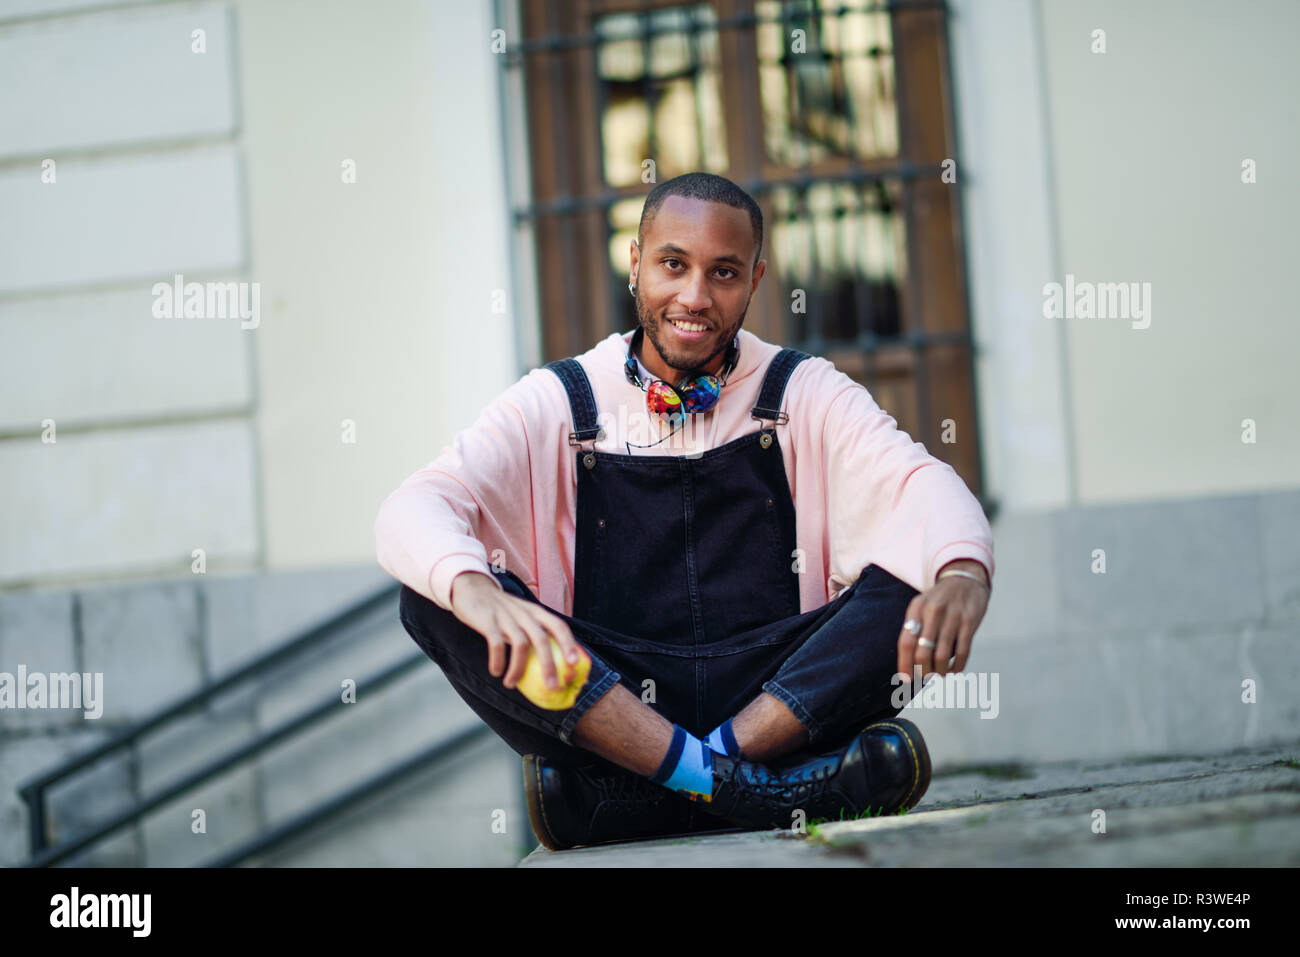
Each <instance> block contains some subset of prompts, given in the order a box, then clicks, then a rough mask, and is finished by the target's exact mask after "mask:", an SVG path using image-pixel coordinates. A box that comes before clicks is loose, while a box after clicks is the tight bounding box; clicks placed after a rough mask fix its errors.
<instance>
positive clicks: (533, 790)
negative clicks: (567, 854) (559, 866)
mask: <svg viewBox="0 0 1300 957" xmlns="http://www.w3.org/2000/svg"><path fill="white" fill-rule="evenodd" d="M524 797H525V798H526V802H525V803H527V805H528V823H529V824H531V825H532V826H533V833H534V834H536V835H537V839H538V840H539V841H541V843H542V847H544V848H546V849H547V850H548V851H563V850H566V845H564V844H561V843H560V842H559V841H557V840H556V839H555V835H554V834H553V833H552V832H551V826H550V822H549V821H547V820H546V807H545V806H544V805H543V804H542V763H541V758H540V756H539V755H536V754H525V755H524Z"/></svg>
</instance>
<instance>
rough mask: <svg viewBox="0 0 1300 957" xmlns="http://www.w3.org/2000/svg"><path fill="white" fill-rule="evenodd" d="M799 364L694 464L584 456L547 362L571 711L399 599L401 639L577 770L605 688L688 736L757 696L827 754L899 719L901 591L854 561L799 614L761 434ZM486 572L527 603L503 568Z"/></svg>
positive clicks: (575, 374)
mask: <svg viewBox="0 0 1300 957" xmlns="http://www.w3.org/2000/svg"><path fill="white" fill-rule="evenodd" d="M806 358H808V355H807V354H806V353H802V352H798V351H795V350H792V349H783V350H781V352H780V353H778V354H777V355H776V356H775V357H773V359H772V361H771V363H770V365H769V367H768V370H767V372H766V375H765V376H764V379H763V384H762V388H761V390H760V393H759V397H758V402H757V404H756V405H755V406H754V408H753V410H752V416H753V417H754V418H755V419H756V420H758V426H757V427H756V428H755V430H754V431H753V432H750V433H748V434H746V435H742V436H740V437H739V438H736V439H733V440H732V441H730V442H728V443H726V444H725V445H721V446H719V447H717V448H714V449H709V450H707V451H705V452H703V453H699V454H696V455H618V454H614V453H610V452H602V451H596V450H595V449H593V448H590V447H586V446H584V443H588V442H592V441H593V440H595V439H596V438H597V437H598V436H599V434H600V429H599V427H598V426H597V410H596V406H595V400H594V397H593V394H592V391H591V385H590V382H589V381H588V379H587V376H586V373H585V372H584V371H583V369H582V367H581V365H579V364H578V362H577V361H576V360H574V359H562V360H559V361H557V362H552V363H550V364H549V365H548V366H547V367H546V368H548V369H551V370H552V371H553V372H555V374H556V375H558V376H559V377H560V380H561V381H562V382H563V384H564V387H565V389H566V391H567V393H568V397H569V403H570V407H571V409H572V412H573V419H574V426H575V429H574V432H573V433H571V434H570V437H569V441H570V445H572V446H574V447H575V452H574V454H575V455H576V456H577V476H578V497H577V516H576V524H577V536H576V543H575V556H574V577H575V581H574V600H573V613H572V615H562V614H561V613H560V612H558V611H557V612H556V614H561V617H563V618H564V619H565V620H566V622H567V623H568V624H569V626H570V628H571V630H572V632H573V636H574V638H575V639H576V640H577V641H578V642H579V643H580V644H581V645H582V646H583V647H584V648H585V649H586V650H587V651H588V652H589V653H590V655H591V657H592V668H591V672H590V674H589V676H588V679H587V683H586V685H585V686H584V687H583V689H582V691H581V692H580V694H579V697H578V699H577V701H576V702H575V703H574V705H573V707H571V708H569V709H567V710H565V711H547V710H545V709H542V708H539V707H537V706H535V705H533V704H532V703H531V702H530V701H528V700H527V699H526V698H525V697H524V696H523V695H522V694H520V693H519V692H518V691H516V690H513V689H506V688H504V687H503V686H502V684H501V679H500V678H493V677H492V676H491V675H490V674H489V673H488V671H487V649H486V642H484V640H483V638H482V636H480V635H478V634H477V633H476V632H474V631H473V630H472V629H470V628H468V627H467V626H465V625H463V624H462V623H461V622H459V621H458V620H457V619H456V618H455V616H454V615H452V614H451V613H450V612H447V611H445V610H444V609H441V608H439V607H438V606H437V605H435V604H433V603H432V602H430V601H429V600H428V599H426V598H424V597H423V596H421V595H419V594H418V593H417V592H415V591H413V590H411V589H410V588H407V587H405V586H404V587H403V588H402V597H401V617H402V622H403V624H404V625H405V627H406V628H407V630H408V631H409V632H410V634H411V635H412V637H413V638H414V639H415V640H416V642H417V643H418V644H419V645H420V647H422V648H423V649H424V650H425V652H426V653H427V654H428V655H429V656H430V657H431V658H432V659H433V660H434V661H435V662H437V663H438V664H439V666H441V667H442V669H443V671H444V672H445V673H446V674H447V676H448V678H449V680H450V681H451V683H452V684H453V686H454V687H455V688H456V690H457V691H458V692H459V693H460V695H461V697H462V698H464V699H465V701H466V702H467V703H468V704H469V705H470V707H471V708H473V709H474V711H475V712H476V713H477V714H478V715H479V716H480V717H481V718H482V719H483V720H484V721H485V722H486V723H487V724H488V725H490V726H491V727H492V728H493V729H494V730H495V731H496V732H497V733H498V734H499V735H500V736H501V737H502V738H504V739H505V740H506V742H507V743H508V744H510V746H511V747H512V748H514V749H515V750H516V751H517V752H518V753H520V754H529V753H536V754H543V755H546V756H547V757H548V758H549V759H550V760H552V761H555V762H557V763H563V764H577V763H584V762H586V761H590V760H592V758H593V756H592V755H591V754H589V753H587V752H585V751H581V750H580V749H578V748H577V747H576V746H575V745H573V744H572V734H573V728H574V726H575V725H576V724H577V722H578V720H579V719H580V718H581V717H582V716H583V715H584V714H586V712H587V711H588V710H589V709H590V708H591V706H592V705H593V704H595V702H596V701H597V700H598V699H599V698H600V697H602V696H603V695H604V694H605V693H606V692H608V691H609V689H610V688H612V687H613V685H614V684H615V683H617V682H622V683H623V684H624V685H625V686H626V687H627V688H629V689H630V690H631V691H632V692H634V693H635V694H636V695H637V696H638V697H640V698H641V699H642V700H643V701H645V702H646V703H647V704H649V705H650V706H651V707H653V708H654V709H655V710H656V711H658V712H659V713H660V714H661V715H663V716H664V717H665V718H667V719H668V720H669V721H672V722H674V723H675V724H680V725H681V726H682V727H683V728H685V729H686V730H687V731H689V732H691V733H692V734H695V735H697V736H699V737H703V736H705V735H707V734H708V733H709V732H710V731H712V730H713V729H714V728H715V727H717V726H718V725H719V724H721V723H722V722H723V721H725V720H726V719H727V718H729V717H732V716H734V715H735V714H736V713H737V712H739V711H740V710H741V709H742V708H744V707H745V705H747V704H748V703H749V702H750V701H751V700H753V699H754V698H755V697H756V696H757V695H758V694H759V693H760V692H762V691H767V692H768V693H770V694H772V695H774V696H775V697H776V698H777V699H778V700H780V701H781V702H782V703H783V704H785V705H786V706H787V707H788V708H789V709H790V710H791V711H792V712H793V714H794V715H795V717H796V718H798V719H799V721H800V722H801V723H802V724H803V725H804V727H805V728H806V729H807V730H808V732H809V736H810V740H809V745H812V744H825V745H826V746H828V747H830V746H835V745H836V744H838V743H839V742H840V741H842V740H844V739H847V738H848V737H849V736H851V735H852V734H854V733H855V732H856V731H857V730H859V729H860V728H861V726H862V725H863V724H865V723H868V722H869V721H870V720H877V719H879V718H884V717H890V716H893V715H895V714H897V713H898V711H899V707H897V706H895V705H894V703H893V702H892V701H891V694H892V692H893V691H894V685H893V683H892V682H891V680H890V679H891V677H892V675H893V674H894V671H895V667H896V642H897V637H898V633H899V631H900V629H901V627H902V622H903V615H904V613H905V611H906V608H907V605H908V602H910V600H911V599H912V597H913V596H914V595H916V593H917V592H916V590H915V589H914V588H912V587H911V586H909V585H907V584H906V583H904V582H902V581H901V580H899V579H898V578H895V577H894V576H893V575H891V574H890V573H889V572H886V571H885V570H884V569H882V568H880V567H878V566H876V565H868V566H867V567H866V568H865V569H863V571H862V573H861V575H860V576H859V577H858V579H857V581H855V582H854V584H853V585H852V586H851V587H850V588H848V589H845V591H844V592H842V593H841V594H840V595H839V596H837V597H836V598H835V599H834V600H833V601H831V602H829V603H828V604H826V605H823V606H822V607H821V608H817V609H814V610H812V611H809V612H806V613H803V614H800V612H799V574H800V572H799V568H800V566H801V562H799V560H798V555H797V551H796V550H797V548H798V547H799V543H798V542H797V541H796V539H795V511H794V502H793V499H792V496H791V494H790V487H789V483H788V482H787V481H786V473H785V464H784V459H783V457H782V453H781V444H780V441H779V440H778V438H777V435H776V426H777V425H781V424H785V423H786V422H787V420H788V416H787V414H786V413H785V412H782V411H780V408H781V401H782V396H783V394H784V392H785V387H786V382H787V380H788V379H789V377H790V373H791V372H792V371H793V370H794V368H795V366H797V365H798V363H799V362H801V361H803V360H804V359H806ZM719 401H721V402H725V401H727V396H726V391H725V389H724V391H723V394H722V396H721V398H720V399H719ZM705 414H707V413H705ZM808 547H814V548H815V547H819V545H818V544H817V543H809V546H808ZM493 573H494V574H496V575H497V577H498V579H499V580H500V582H501V584H502V585H503V586H504V587H505V588H506V589H507V590H509V591H511V592H513V593H514V594H516V595H518V596H519V597H521V598H525V599H527V600H530V601H534V602H537V601H538V599H537V598H536V596H534V595H533V594H532V592H531V591H530V590H529V589H528V588H527V586H526V585H525V584H524V583H523V582H522V581H521V580H520V579H519V577H518V576H517V575H515V574H514V573H513V572H510V571H508V570H504V569H496V568H494V569H493ZM551 610H552V611H555V609H551Z"/></svg>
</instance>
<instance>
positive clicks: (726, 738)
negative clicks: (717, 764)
mask: <svg viewBox="0 0 1300 957" xmlns="http://www.w3.org/2000/svg"><path fill="white" fill-rule="evenodd" d="M704 743H705V744H707V745H708V746H709V747H711V748H712V749H713V750H714V751H717V752H718V753H719V754H725V755H726V756H727V757H729V758H742V757H744V755H742V754H741V753H740V745H738V744H737V743H736V736H735V735H734V734H732V733H731V719H730V718H728V719H727V720H726V721H724V722H722V724H720V725H718V726H717V727H716V728H714V729H713V731H712V732H711V733H710V734H709V736H708V737H707V738H705V739H704Z"/></svg>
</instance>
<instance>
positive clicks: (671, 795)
mask: <svg viewBox="0 0 1300 957" xmlns="http://www.w3.org/2000/svg"><path fill="white" fill-rule="evenodd" d="M524 793H525V795H526V796H527V798H528V820H529V821H530V822H532V825H533V831H534V833H536V834H537V838H538V840H540V841H541V842H542V845H543V846H544V847H547V848H549V849H550V850H552V851H562V850H564V849H565V848H569V847H574V846H576V845H579V844H601V843H604V842H607V841H632V840H637V839H640V838H649V837H667V836H670V835H675V834H693V833H697V832H701V831H719V830H727V829H731V828H734V827H735V825H734V824H732V823H730V822H729V821H725V820H722V819H721V818H719V817H716V816H714V815H713V814H710V813H708V812H706V811H705V810H703V809H702V808H701V807H700V806H698V805H696V804H694V803H693V802H691V801H689V800H687V799H686V798H684V797H682V796H681V795H679V794H677V793H676V792H674V791H670V790H668V789H667V788H665V787H661V786H660V785H658V784H654V783H653V782H651V781H649V780H647V779H646V778H643V777H641V776H640V775H638V774H633V773H632V772H631V771H627V770H625V769H623V768H620V767H618V766H617V765H615V764H611V763H609V762H604V761H597V762H593V763H591V764H588V765H584V766H582V767H561V766H558V765H553V764H549V763H547V761H546V759H545V758H543V757H542V756H541V755H538V754H528V755H525V756H524ZM705 806H706V807H707V805H705Z"/></svg>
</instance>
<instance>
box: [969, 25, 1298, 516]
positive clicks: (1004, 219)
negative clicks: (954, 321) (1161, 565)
mask: <svg viewBox="0 0 1300 957" xmlns="http://www.w3.org/2000/svg"><path fill="white" fill-rule="evenodd" d="M952 6H953V11H954V17H953V21H952V32H953V48H954V50H953V56H954V75H955V83H956V87H957V99H958V117H959V124H960V134H961V142H962V152H963V158H964V170H965V172H964V179H963V182H964V184H965V200H966V207H965V210H966V217H967V219H966V237H967V243H968V256H969V261H970V263H971V290H972V291H971V297H972V309H973V313H974V322H975V327H976V335H977V338H978V340H979V341H980V343H981V345H982V346H983V348H984V350H985V351H984V355H983V357H982V359H981V360H980V363H979V376H980V385H979V388H980V392H979V397H980V404H981V434H982V437H983V440H984V450H985V453H986V456H987V460H988V463H989V466H988V468H989V475H990V483H991V487H992V490H993V495H994V497H996V498H998V499H999V500H1000V502H1001V504H1002V506H1003V507H1004V508H1007V509H1010V510H1025V509H1038V508H1047V507H1055V506H1065V505H1089V504H1107V503H1119V502H1142V501H1162V500H1169V499H1187V498H1192V497H1197V496H1215V495H1228V494H1235V493H1242V492H1250V491H1267V490H1280V489H1287V488H1295V487H1296V486H1297V485H1300V442H1296V441H1295V439H1294V435H1295V428H1294V419H1295V415H1296V412H1297V411H1300V403H1297V401H1296V399H1295V398H1294V396H1293V395H1292V394H1291V391H1290V389H1289V386H1288V383H1289V380H1290V371H1291V366H1292V365H1293V361H1292V356H1293V355H1294V354H1295V352H1296V350H1297V347H1300V326H1297V325H1296V323H1294V322H1293V321H1292V319H1291V316H1290V315H1289V312H1288V310H1287V308H1286V305H1287V304H1286V302H1285V300H1284V294H1285V289H1286V282H1285V277H1286V276H1287V275H1288V272H1289V266H1290V259H1291V258H1293V256H1294V253H1295V250H1296V242H1295V238H1294V229H1295V220H1296V215H1297V213H1298V212H1300V185H1297V183H1296V181H1295V178H1294V177H1292V176H1290V175H1289V173H1288V171H1287V165H1286V164H1287V157H1288V156H1290V155H1294V153H1295V152H1296V149H1297V147H1300V127H1298V126H1297V125H1296V124H1295V123H1294V122H1292V121H1291V117H1292V116H1293V114H1294V91H1295V89H1296V88H1297V85H1298V83H1300V66H1297V62H1296V59H1295V57H1294V56H1293V55H1292V51H1291V50H1290V45H1291V38H1292V37H1294V36H1295V35H1296V33H1297V28H1298V27H1300V7H1298V6H1296V5H1295V4H1294V3H1289V2H1285V0H1277V2H1272V0H1263V2H1258V3H1251V4H1248V5H1242V6H1239V7H1234V6H1231V5H1227V4H1222V3H1216V2H1213V0H1178V2H1173V0H1143V2H1140V3H1131V2H1130V3H1124V2H1118V0H1104V2H1097V3H1088V4H1082V3H1044V2H1040V0H980V2H978V3H976V2H972V0H957V2H955V3H953V4H952ZM1098 29H1100V30H1104V31H1105V42H1106V52H1105V53H1094V52H1092V47H1093V44H1094V37H1093V31H1094V30H1098ZM1246 159H1253V160H1254V161H1255V162H1256V164H1257V182H1256V183H1254V184H1251V185H1247V184H1244V183H1243V182H1242V180H1241V173H1242V162H1243V160H1246ZM1067 274H1071V275H1073V276H1074V277H1075V279H1076V280H1086V281H1090V282H1126V283H1128V282H1137V283H1139V284H1141V283H1150V290H1151V314H1150V325H1149V326H1148V327H1147V328H1135V327H1134V322H1135V321H1136V322H1138V324H1139V325H1140V324H1142V322H1143V320H1136V319H1135V320H1124V319H1100V318H1097V319H1083V318H1073V319H1064V318H1063V319H1047V318H1044V317H1043V313H1042V306H1043V298H1044V297H1043V286H1044V284H1046V283H1049V282H1060V283H1064V282H1065V280H1066V276H1067ZM1248 418H1249V419H1253V420H1254V422H1255V426H1256V434H1257V441H1256V442H1255V443H1254V444H1248V443H1243V442H1242V421H1243V420H1244V419H1248Z"/></svg>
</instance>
